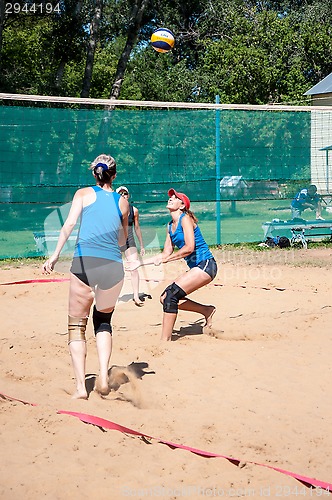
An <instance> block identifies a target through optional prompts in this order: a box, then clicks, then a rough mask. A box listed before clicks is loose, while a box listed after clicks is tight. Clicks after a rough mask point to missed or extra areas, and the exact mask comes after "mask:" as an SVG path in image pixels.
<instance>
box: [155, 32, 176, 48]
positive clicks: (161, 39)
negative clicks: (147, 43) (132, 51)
mask: <svg viewBox="0 0 332 500" xmlns="http://www.w3.org/2000/svg"><path fill="white" fill-rule="evenodd" d="M174 44H175V38H174V35H173V33H172V32H171V30H169V29H167V28H158V29H157V30H155V31H154V32H153V33H152V35H151V45H152V47H153V48H154V50H156V51H157V52H169V51H170V50H172V48H173V47H174Z"/></svg>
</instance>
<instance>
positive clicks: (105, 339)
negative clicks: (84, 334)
mask: <svg viewBox="0 0 332 500" xmlns="http://www.w3.org/2000/svg"><path fill="white" fill-rule="evenodd" d="M96 342H97V352H98V359H99V367H100V372H99V378H98V379H97V382H96V390H97V392H99V393H100V394H102V395H104V396H106V395H107V394H108V393H109V392H110V390H109V387H108V366H109V362H110V359H111V354H112V335H111V334H110V333H109V332H98V333H97V335H96Z"/></svg>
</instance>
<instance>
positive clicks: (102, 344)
mask: <svg viewBox="0 0 332 500" xmlns="http://www.w3.org/2000/svg"><path fill="white" fill-rule="evenodd" d="M122 285H123V280H121V281H120V282H119V283H118V284H117V285H115V286H114V287H113V288H110V289H109V290H100V289H99V288H97V289H96V308H97V310H98V311H101V312H104V313H110V312H112V311H114V307H115V304H116V301H117V300H118V297H119V295H120V292H121V288H122ZM96 343H97V353H98V360H99V377H98V379H97V380H96V390H97V392H99V393H100V394H102V395H107V394H108V393H109V392H110V389H109V383H108V368H109V362H110V359H111V354H112V335H111V334H110V333H109V332H107V331H100V332H98V333H97V335H96Z"/></svg>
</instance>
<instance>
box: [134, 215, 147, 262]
mask: <svg viewBox="0 0 332 500" xmlns="http://www.w3.org/2000/svg"><path fill="white" fill-rule="evenodd" d="M133 208H134V227H135V233H136V235H137V238H138V241H139V244H140V247H141V252H140V253H141V255H144V254H145V249H144V243H143V237H142V231H141V226H140V225H139V213H138V209H137V208H136V207H133Z"/></svg>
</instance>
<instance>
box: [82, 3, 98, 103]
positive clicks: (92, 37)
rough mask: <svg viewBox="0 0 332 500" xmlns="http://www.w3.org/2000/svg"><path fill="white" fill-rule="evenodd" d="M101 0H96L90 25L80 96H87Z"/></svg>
mask: <svg viewBox="0 0 332 500" xmlns="http://www.w3.org/2000/svg"><path fill="white" fill-rule="evenodd" d="M102 5H103V0H96V4H95V10H94V15H93V18H92V21H91V25H90V37H89V42H88V47H87V55H86V64H85V71H84V77H83V84H82V91H81V97H89V94H90V88H91V79H92V70H93V63H94V58H95V52H96V45H97V40H98V33H99V24H100V19H101V14H102Z"/></svg>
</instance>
